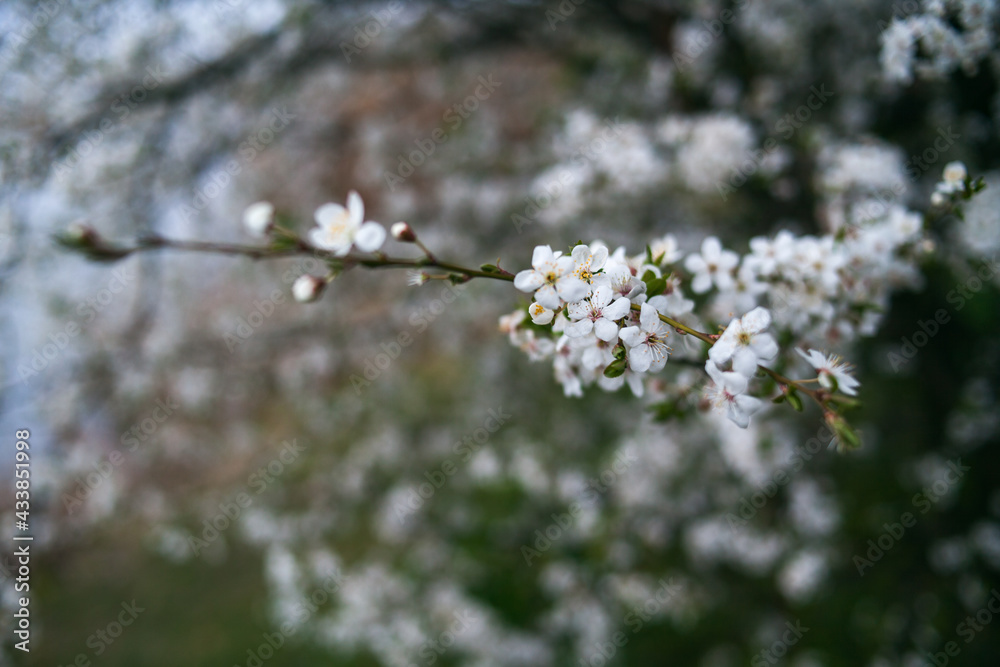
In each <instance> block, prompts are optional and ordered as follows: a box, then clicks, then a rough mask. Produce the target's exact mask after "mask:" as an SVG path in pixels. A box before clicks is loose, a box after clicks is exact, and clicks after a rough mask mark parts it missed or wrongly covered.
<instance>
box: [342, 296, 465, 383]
mask: <svg viewBox="0 0 1000 667" xmlns="http://www.w3.org/2000/svg"><path fill="white" fill-rule="evenodd" d="M466 288H467V285H465V284H464V283H459V284H457V285H453V284H451V283H448V284H447V285H445V286H444V287H442V288H441V291H440V292H438V298H436V299H432V300H431V302H430V303H428V304H427V305H426V306H422V307H421V308H419V309H418V310H417V311H415V312H413V313H411V314H410V317H409V319H408V322H409V325H410V328H409V329H407V330H405V331H401V332H399V333H398V334H397V335H396V336H395V337H394V338H393V339H392V340H390V341H388V342H382V343H380V344H379V350H380V351H379V352H376V353H375V354H374V355H371V356H368V357H366V358H365V360H364V362H363V364H362V372H361V375H358V374H357V373H352V374H351V377H350V378H349V379H350V381H351V386H352V387H353V388H354V393H355V395H357V396H360V395H361V393H362V391H364V390H365V389H367V388H368V387H370V386H371V385H372V383H373V382H375V381H376V380H378V379H379V378H380V377H382V373H384V372H385V371H387V370H388V369H389V367H390V366H391V365H392V363H393V362H394V361H395V360H396V359H398V358H399V355H401V354H402V353H403V350H405V349H406V348H408V347H409V346H410V345H412V344H413V342H414V341H415V340H416V339H417V336H419V335H420V334H422V333H423V332H425V331H427V328H428V327H430V325H431V323H432V322H434V320H436V319H437V318H438V317H439V316H440V315H441V313H443V312H444V311H445V310H446V309H447V307H448V306H449V305H450V304H452V303H454V302H455V300H456V299H458V297H460V296H461V295H462V294H463V293H464V292H465V290H466Z"/></svg>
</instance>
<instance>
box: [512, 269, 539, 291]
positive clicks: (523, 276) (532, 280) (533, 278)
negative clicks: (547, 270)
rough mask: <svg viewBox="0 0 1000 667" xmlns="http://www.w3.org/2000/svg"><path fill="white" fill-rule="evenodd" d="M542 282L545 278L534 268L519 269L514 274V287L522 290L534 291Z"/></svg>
mask: <svg viewBox="0 0 1000 667" xmlns="http://www.w3.org/2000/svg"><path fill="white" fill-rule="evenodd" d="M544 283H545V278H543V277H542V274H540V273H539V272H538V271H535V270H534V269H525V270H524V271H519V272H518V274H517V275H516V276H514V287H515V288H517V289H519V290H521V291H522V292H534V291H535V290H536V289H538V288H539V287H541V286H542V285H543V284H544Z"/></svg>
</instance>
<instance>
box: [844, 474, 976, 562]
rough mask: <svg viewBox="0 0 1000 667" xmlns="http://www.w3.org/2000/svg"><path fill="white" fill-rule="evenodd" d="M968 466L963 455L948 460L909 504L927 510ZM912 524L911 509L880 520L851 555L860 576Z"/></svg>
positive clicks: (921, 510)
mask: <svg viewBox="0 0 1000 667" xmlns="http://www.w3.org/2000/svg"><path fill="white" fill-rule="evenodd" d="M970 470H972V468H970V467H969V466H964V465H962V459H958V460H957V461H948V470H947V471H946V472H945V473H944V476H943V477H941V478H940V479H937V480H935V481H934V482H933V483H932V484H928V485H927V486H925V487H923V488H922V489H921V490H920V492H918V493H916V494H914V496H913V498H911V499H910V504H911V505H913V507H915V508H917V509H919V510H920V514H927V512H929V511H930V510H931V508H932V507H933V506H934V505H936V504H937V503H939V502H940V501H941V499H942V498H944V497H945V495H947V494H948V492H949V491H950V490H951V488H952V487H953V486H955V485H956V484H958V483H959V482H960V481H961V480H962V478H963V477H965V473H967V472H969V471H970ZM915 525H917V516H916V515H914V514H913V512H903V513H902V514H901V515H900V516H899V520H898V521H895V522H893V523H883V524H882V528H883V529H884V530H883V532H882V534H881V535H879V536H878V537H877V538H875V539H871V540H868V550H867V551H866V552H865V554H864V556H861V555H859V554H855V555H854V559H853V561H854V566H855V567H856V568H857V569H858V574H859V575H860V576H862V577H863V576H865V570H868V569H871V568H873V567H875V563H877V562H879V561H880V560H882V557H883V556H885V554H886V553H888V552H889V551H890V550H891V549H892V548H893V547H894V546H896V544H897V543H898V542H899V541H900V540H901V539H903V536H904V535H905V534H906V529H907V528H913V526H915ZM866 557H867V558H866Z"/></svg>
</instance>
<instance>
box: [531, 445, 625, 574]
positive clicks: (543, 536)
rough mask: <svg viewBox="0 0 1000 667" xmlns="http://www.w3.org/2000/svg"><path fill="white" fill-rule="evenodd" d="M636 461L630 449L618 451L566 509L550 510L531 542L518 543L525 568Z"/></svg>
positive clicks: (589, 480) (558, 538) (549, 547)
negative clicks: (542, 525)
mask: <svg viewBox="0 0 1000 667" xmlns="http://www.w3.org/2000/svg"><path fill="white" fill-rule="evenodd" d="M638 460H639V459H638V457H636V456H635V454H634V453H633V452H632V451H631V450H627V449H626V450H622V451H619V452H618V454H617V455H616V456H615V458H614V460H613V461H612V462H611V465H609V466H608V467H607V468H605V469H604V470H602V471H601V473H600V474H599V475H598V476H596V477H591V478H590V479H588V480H587V482H586V485H585V489H584V491H583V492H582V493H581V494H580V496H579V498H577V499H576V500H573V501H572V502H571V503H570V504H569V508H568V509H567V511H566V512H563V513H561V514H557V513H553V514H552V517H551V518H552V523H550V524H549V525H547V526H545V528H543V529H538V530H535V533H534V536H535V541H534V542H533V543H532V544H531V545H528V544H522V545H521V555H522V556H523V557H524V562H525V563H527V564H528V567H531V566H532V564H533V563H532V561H534V560H535V559H537V558H540V557H541V555H542V554H543V553H545V552H546V551H548V550H549V549H551V548H552V545H553V544H555V543H556V542H558V541H559V540H560V539H561V538H562V537H563V535H565V534H566V532H567V531H568V530H569V529H570V528H572V527H573V524H574V523H576V520H577V519H578V518H579V517H580V515H581V514H583V510H584V509H585V508H586V507H587V506H589V505H593V504H595V503H596V502H597V500H598V499H599V498H600V497H601V496H602V495H604V494H605V493H607V492H608V489H610V488H611V487H612V486H614V485H615V484H616V483H618V482H619V481H620V480H621V478H622V476H623V475H624V474H625V473H626V472H628V470H629V468H631V467H632V465H633V464H635V462H636V461H638Z"/></svg>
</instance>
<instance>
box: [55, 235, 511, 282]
mask: <svg viewBox="0 0 1000 667" xmlns="http://www.w3.org/2000/svg"><path fill="white" fill-rule="evenodd" d="M280 231H282V232H283V235H282V236H280V237H279V239H280V240H279V242H278V243H276V244H274V245H271V246H263V247H262V246H253V245H243V244H238V243H218V242H212V241H190V240H183V239H169V238H165V237H162V236H145V237H142V238H139V239H136V241H135V243H134V244H133V245H129V246H123V245H117V244H112V243H108V242H107V241H105V240H104V239H102V238H101V237H100V236H99V235H98V234H97V233H96V232H95V231H94V230H93V229H90V228H88V227H83V226H76V227H73V228H71V229H70V230H68V231H67V232H66V233H65V234H63V235H61V236H59V237H57V240H58V241H59V243H61V244H62V245H64V246H66V247H69V248H73V249H75V250H79V251H81V252H83V253H85V254H86V255H87V256H89V257H91V258H93V259H97V260H103V261H116V260H119V259H124V258H125V257H128V256H129V255H132V254H134V253H138V252H150V251H154V250H179V251H187V252H201V253H211V254H218V255H238V256H243V257H249V258H250V259H253V260H260V259H281V258H285V257H296V256H301V255H311V256H313V257H320V258H323V259H324V260H327V261H329V262H333V263H337V264H340V265H342V268H345V269H346V268H350V267H351V266H364V267H366V268H370V269H392V268H412V269H441V270H443V271H448V272H449V273H452V274H457V275H460V276H464V277H465V278H466V280H469V279H472V278H490V279H493V280H503V281H507V282H512V281H513V280H514V274H512V273H510V272H508V271H505V270H504V269H501V268H499V267H497V266H495V265H484V266H486V267H488V268H480V269H472V268H468V267H465V266H461V265H459V264H454V263H452V262H443V261H440V260H438V259H437V258H436V257H435V256H434V255H433V254H431V253H430V252H429V251H428V250H427V248H426V247H425V246H424V245H423V243H420V244H419V247H420V248H421V250H423V251H424V253H425V255H426V256H425V257H418V258H406V257H389V256H388V255H385V254H384V253H382V252H376V253H372V254H361V253H355V252H351V253H347V254H345V255H341V256H338V255H336V254H334V253H333V252H330V251H327V250H323V249H321V248H317V247H315V246H312V245H310V244H308V243H306V242H305V241H303V240H302V239H300V238H299V237H298V236H296V235H294V234H293V233H291V232H287V231H285V230H280ZM282 242H284V243H288V244H289V245H287V246H283V245H281V243H282Z"/></svg>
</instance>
